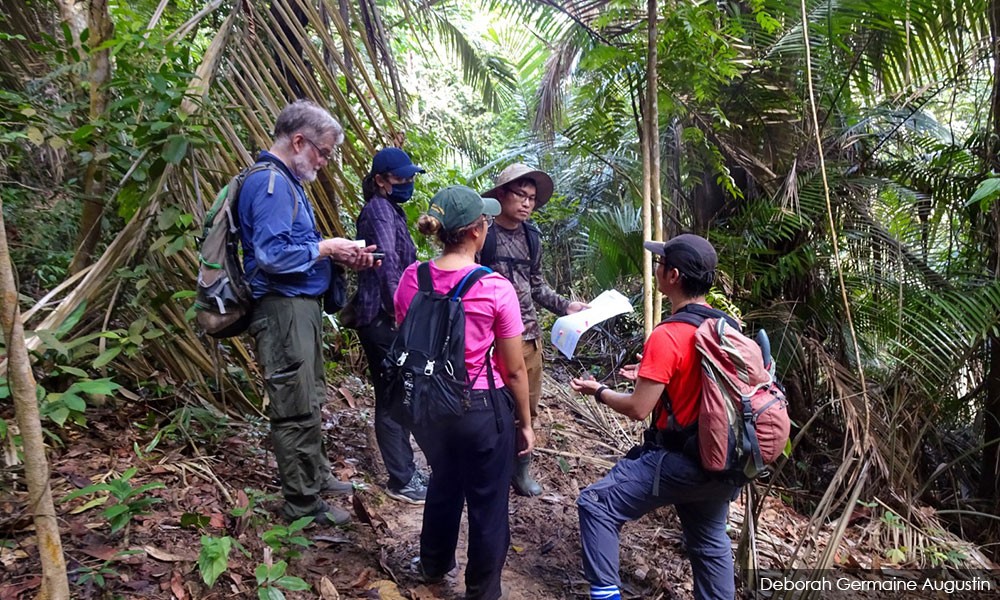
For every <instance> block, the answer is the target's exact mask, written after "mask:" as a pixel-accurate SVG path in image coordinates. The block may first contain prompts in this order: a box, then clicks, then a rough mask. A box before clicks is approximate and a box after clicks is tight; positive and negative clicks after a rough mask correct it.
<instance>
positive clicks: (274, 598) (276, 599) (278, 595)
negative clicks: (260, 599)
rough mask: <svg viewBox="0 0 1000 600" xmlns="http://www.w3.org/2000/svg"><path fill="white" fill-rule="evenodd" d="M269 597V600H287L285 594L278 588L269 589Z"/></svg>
mask: <svg viewBox="0 0 1000 600" xmlns="http://www.w3.org/2000/svg"><path fill="white" fill-rule="evenodd" d="M267 597H268V600H285V594H283V593H282V592H281V590H279V589H278V588H276V587H269V588H267Z"/></svg>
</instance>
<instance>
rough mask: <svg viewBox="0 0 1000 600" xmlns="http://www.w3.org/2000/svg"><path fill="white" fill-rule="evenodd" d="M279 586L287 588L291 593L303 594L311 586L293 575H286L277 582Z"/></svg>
mask: <svg viewBox="0 0 1000 600" xmlns="http://www.w3.org/2000/svg"><path fill="white" fill-rule="evenodd" d="M275 583H276V584H277V585H280V586H281V587H283V588H285V589H286V590H288V591H289V592H301V591H303V590H308V589H309V584H308V583H306V582H305V581H304V580H303V579H301V578H299V577H293V576H292V575H285V576H284V577H281V578H280V579H278V580H277V581H276V582H275Z"/></svg>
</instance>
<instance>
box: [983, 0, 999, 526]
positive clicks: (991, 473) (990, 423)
mask: <svg viewBox="0 0 1000 600" xmlns="http://www.w3.org/2000/svg"><path fill="white" fill-rule="evenodd" d="M989 11H990V12H989V19H990V33H991V37H992V40H991V41H992V50H993V93H992V96H991V98H990V126H991V129H992V133H993V136H992V139H991V145H990V146H987V160H989V161H990V162H991V163H992V165H991V166H992V167H993V169H994V170H996V169H997V168H998V167H1000V157H998V156H997V153H996V143H997V142H996V140H997V139H1000V138H998V136H1000V0H990V6H989ZM988 220H989V225H988V226H987V235H986V243H987V246H988V249H987V256H988V257H989V258H988V261H989V264H988V268H989V269H990V270H991V271H992V272H993V277H994V278H997V279H1000V209H998V208H997V206H995V205H994V206H993V208H992V210H991V211H990V215H989V216H988ZM987 347H988V349H989V362H990V364H989V373H987V375H986V386H985V389H986V400H985V402H984V403H983V442H985V443H988V442H990V441H991V440H995V439H997V438H1000V336H997V335H991V336H990V338H989V341H988V346H987ZM981 466H982V471H981V472H982V477H981V479H980V481H979V496H980V497H981V498H982V499H983V500H984V501H986V502H987V504H986V506H987V507H992V508H994V509H997V510H1000V445H998V444H993V445H989V446H986V448H985V449H984V450H983V461H982V465H981ZM990 527H991V528H995V527H996V525H995V524H993V523H991V524H990Z"/></svg>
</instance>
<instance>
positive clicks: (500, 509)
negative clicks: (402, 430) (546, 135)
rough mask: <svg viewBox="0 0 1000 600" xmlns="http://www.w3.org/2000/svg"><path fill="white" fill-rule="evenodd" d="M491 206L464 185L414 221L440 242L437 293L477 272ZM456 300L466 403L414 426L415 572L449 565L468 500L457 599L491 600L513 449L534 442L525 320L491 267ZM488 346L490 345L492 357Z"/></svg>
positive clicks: (496, 208)
mask: <svg viewBox="0 0 1000 600" xmlns="http://www.w3.org/2000/svg"><path fill="white" fill-rule="evenodd" d="M499 212H500V204H499V203H498V202H497V201H496V200H494V199H492V198H481V197H480V196H479V194H478V193H477V192H476V191H475V190H473V189H471V188H468V187H466V186H461V185H456V186H450V187H447V188H444V189H443V190H441V191H439V192H438V193H437V194H435V195H434V197H433V198H432V199H431V205H430V209H429V210H428V211H427V214H425V215H423V216H421V217H420V220H419V221H417V227H418V229H419V230H420V232H421V233H424V234H427V235H430V234H434V235H436V236H437V240H438V242H440V244H441V245H442V246H443V247H444V252H443V253H442V254H441V255H440V256H439V257H437V258H436V259H434V260H432V261H430V273H431V279H432V280H433V287H434V290H435V291H436V292H438V293H441V294H445V293H447V292H448V291H449V290H451V289H452V288H454V287H455V286H456V285H457V284H458V283H460V282H461V281H462V279H463V278H464V277H465V276H466V275H467V274H469V272H470V271H472V270H474V269H477V268H479V265H477V264H476V260H475V257H476V252H478V251H479V250H480V249H482V247H483V241H484V240H485V239H486V231H487V229H488V228H489V225H490V222H492V221H493V216H495V215H497V214H499ZM419 264H420V263H414V264H412V265H410V266H409V267H408V268H407V269H406V271H404V272H403V276H402V278H401V279H400V281H399V286H398V287H397V288H396V296H395V308H396V322H397V323H402V322H403V319H404V318H405V317H406V312H407V310H408V309H409V307H410V303H411V302H412V300H413V297H414V296H415V295H416V293H417V290H418V282H417V267H418V265H419ZM462 305H463V307H464V309H465V366H466V371H467V373H468V374H469V376H470V378H471V379H473V381H472V382H471V385H470V387H471V402H470V406H469V407H467V408H466V410H465V412H464V414H463V415H462V416H461V417H460V418H458V420H457V421H452V422H449V423H446V424H433V425H427V426H423V427H415V428H414V429H413V435H414V437H416V438H417V441H418V442H419V443H420V447H421V448H422V449H423V451H424V454H425V455H426V457H427V461H428V462H429V463H430V466H431V480H430V483H429V484H428V486H427V503H426V504H425V505H424V518H423V527H422V529H421V532H420V574H421V576H422V577H423V579H424V580H425V581H427V582H436V581H440V580H442V579H443V578H444V576H445V574H447V573H448V572H449V571H451V570H452V569H453V568H454V567H455V548H456V545H457V544H458V531H459V525H460V523H461V519H462V508H463V505H465V504H468V510H469V544H468V547H469V550H468V564H467V565H466V567H465V588H466V595H465V597H466V598H468V599H470V600H496V598H499V597H500V594H501V590H500V572H501V570H502V569H503V564H504V561H505V560H506V557H507V548H508V547H509V546H510V524H509V522H508V512H507V509H508V500H509V494H508V490H509V489H510V481H511V477H512V475H513V470H514V461H513V457H514V454H515V452H514V449H515V444H516V448H517V450H518V452H517V454H519V455H525V454H528V453H530V452H531V451H532V449H533V447H534V442H535V436H534V433H533V432H532V429H531V417H530V414H529V407H528V379H527V369H526V368H525V365H524V354H523V353H522V351H521V333H522V331H523V330H524V325H523V323H522V322H521V309H520V305H519V304H518V300H517V294H516V293H515V291H514V287H513V286H512V285H511V283H510V282H509V281H507V280H506V279H505V278H504V277H502V276H501V275H498V274H495V273H490V274H488V275H486V276H485V277H483V278H482V279H480V280H479V281H478V282H477V283H475V284H474V285H473V286H472V287H471V289H469V291H468V292H467V293H466V295H465V296H464V297H463V298H462ZM490 348H494V351H493V352H492V354H491V353H489V350H490ZM487 360H489V361H491V363H490V364H489V365H487V364H486V361H487ZM489 375H492V376H493V381H492V385H491V382H490V381H489ZM491 388H492V389H491ZM515 413H516V414H515ZM515 416H516V421H517V425H516V426H515Z"/></svg>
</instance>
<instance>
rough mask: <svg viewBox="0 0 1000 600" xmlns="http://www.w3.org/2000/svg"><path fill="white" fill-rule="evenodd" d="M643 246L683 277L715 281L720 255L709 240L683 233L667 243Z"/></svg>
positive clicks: (653, 243) (648, 243)
mask: <svg viewBox="0 0 1000 600" xmlns="http://www.w3.org/2000/svg"><path fill="white" fill-rule="evenodd" d="M642 246H643V247H644V248H645V249H646V250H649V251H650V252H652V253H653V254H658V255H660V256H662V257H663V259H664V261H666V263H667V264H668V265H670V266H671V267H673V268H675V269H677V270H678V271H680V273H681V275H684V276H686V277H690V278H692V279H700V280H705V281H710V280H713V279H715V267H716V266H718V264H719V255H718V254H716V252H715V248H713V247H712V244H711V243H709V241H708V240H706V239H705V238H703V237H701V236H700V235H694V234H693V233H682V234H681V235H678V236H676V237H673V238H671V239H670V240H669V241H666V242H643V244H642Z"/></svg>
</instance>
